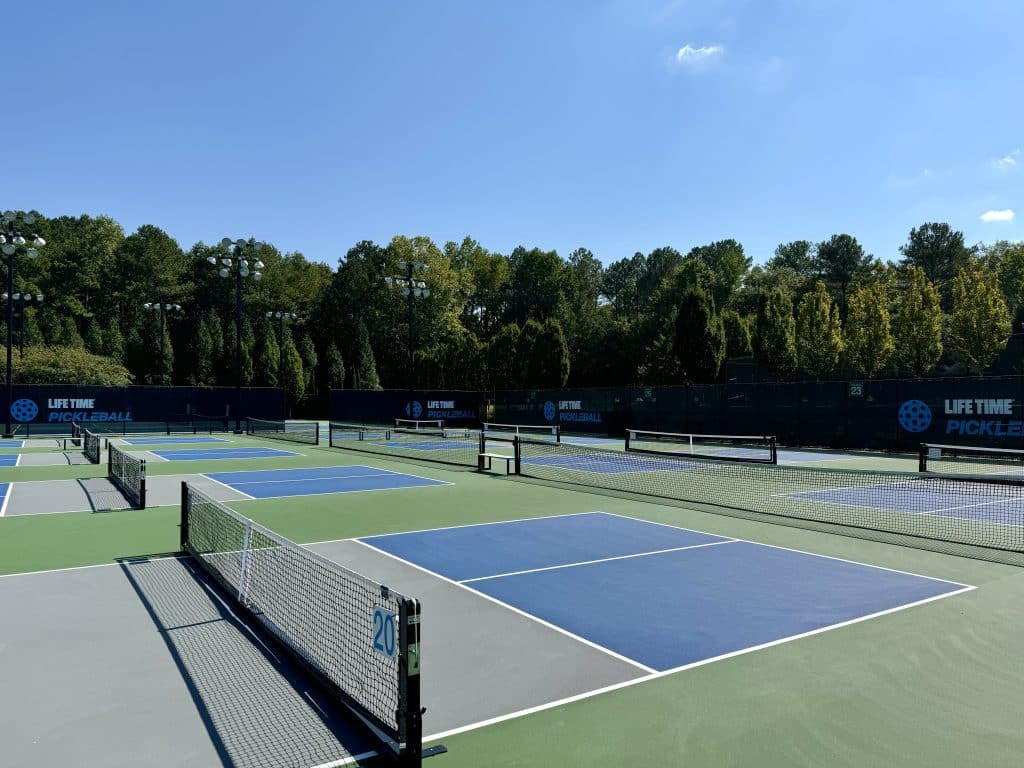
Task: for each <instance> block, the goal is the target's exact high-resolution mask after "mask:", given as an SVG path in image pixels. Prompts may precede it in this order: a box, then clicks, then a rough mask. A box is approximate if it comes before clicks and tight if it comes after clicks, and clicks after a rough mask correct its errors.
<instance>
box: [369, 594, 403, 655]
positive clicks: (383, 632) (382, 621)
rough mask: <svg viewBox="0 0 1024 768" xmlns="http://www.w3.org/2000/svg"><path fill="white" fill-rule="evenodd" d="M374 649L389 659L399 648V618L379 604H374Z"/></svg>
mask: <svg viewBox="0 0 1024 768" xmlns="http://www.w3.org/2000/svg"><path fill="white" fill-rule="evenodd" d="M373 650H374V651H376V652H377V653H379V654H381V655H382V656H387V657H388V658H389V659H393V658H394V657H395V652H396V651H397V650H398V619H397V618H396V617H395V614H393V613H391V612H389V611H387V610H385V609H383V608H381V607H380V606H379V605H375V606H373Z"/></svg>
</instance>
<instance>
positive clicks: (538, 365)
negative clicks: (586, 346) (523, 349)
mask: <svg viewBox="0 0 1024 768" xmlns="http://www.w3.org/2000/svg"><path fill="white" fill-rule="evenodd" d="M530 322H532V321H530ZM530 322H527V325H530ZM531 330H533V329H531ZM569 365H570V360H569V347H568V345H567V344H566V343H565V334H564V333H563V332H562V324H561V323H559V322H558V320H557V319H555V318H553V317H549V318H548V319H547V320H545V321H544V323H543V324H540V325H539V330H538V331H537V332H536V336H535V337H534V338H533V340H532V344H531V350H530V358H529V364H528V368H527V383H528V385H529V386H531V387H545V388H552V389H557V388H560V387H564V386H565V382H566V381H567V380H568V379H569Z"/></svg>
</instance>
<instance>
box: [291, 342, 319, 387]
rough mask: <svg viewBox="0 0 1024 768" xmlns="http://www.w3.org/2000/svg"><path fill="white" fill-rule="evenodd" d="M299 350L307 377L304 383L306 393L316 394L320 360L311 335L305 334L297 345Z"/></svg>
mask: <svg viewBox="0 0 1024 768" xmlns="http://www.w3.org/2000/svg"><path fill="white" fill-rule="evenodd" d="M296 348H297V349H298V350H299V356H300V357H301V358H302V371H303V373H304V374H305V376H306V381H305V383H304V385H303V386H304V390H303V391H305V392H314V391H315V390H316V367H317V364H319V362H320V360H319V358H318V357H317V354H316V346H315V345H314V344H313V339H311V338H310V336H309V333H307V332H303V334H302V335H301V336H300V337H299V343H298V344H297V345H296Z"/></svg>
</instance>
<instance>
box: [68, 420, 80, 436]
mask: <svg viewBox="0 0 1024 768" xmlns="http://www.w3.org/2000/svg"><path fill="white" fill-rule="evenodd" d="M81 436H82V426H81V425H80V424H78V423H76V422H74V421H72V422H71V437H81Z"/></svg>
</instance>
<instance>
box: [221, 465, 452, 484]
mask: <svg viewBox="0 0 1024 768" xmlns="http://www.w3.org/2000/svg"><path fill="white" fill-rule="evenodd" d="M356 467H361V468H363V469H372V470H374V471H375V472H379V473H380V474H386V475H408V474H409V473H408V472H395V471H394V470H391V469H382V468H381V467H371V466H370V465H369V464H328V465H326V466H323V467H268V468H267V469H229V470H228V471H227V472H218V473H217V474H218V475H248V474H252V473H253V472H260V473H263V472H304V471H306V470H312V469H355V468H356ZM409 476H410V477H420V475H409ZM422 479H424V480H432V479H433V478H430V477H425V478H422Z"/></svg>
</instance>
